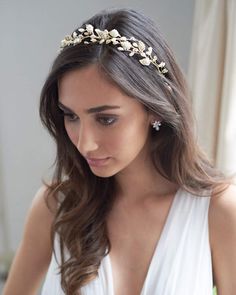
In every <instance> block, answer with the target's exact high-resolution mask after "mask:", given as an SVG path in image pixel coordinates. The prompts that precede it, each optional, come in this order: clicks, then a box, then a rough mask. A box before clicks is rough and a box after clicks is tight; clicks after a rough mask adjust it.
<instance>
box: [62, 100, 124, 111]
mask: <svg viewBox="0 0 236 295" xmlns="http://www.w3.org/2000/svg"><path fill="white" fill-rule="evenodd" d="M58 106H59V107H60V108H62V109H63V110H66V111H68V112H71V113H74V112H73V111H72V110H71V109H70V108H68V107H67V106H65V105H64V104H62V103H61V102H58ZM112 109H120V107H119V106H115V105H102V106H98V107H94V108H90V109H87V110H85V112H86V113H87V114H92V113H99V112H102V111H106V110H112Z"/></svg>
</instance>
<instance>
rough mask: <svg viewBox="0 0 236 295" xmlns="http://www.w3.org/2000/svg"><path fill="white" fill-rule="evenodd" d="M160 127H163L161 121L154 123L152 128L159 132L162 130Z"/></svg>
mask: <svg viewBox="0 0 236 295" xmlns="http://www.w3.org/2000/svg"><path fill="white" fill-rule="evenodd" d="M160 126H161V121H154V122H153V123H152V127H153V128H154V129H156V131H159V130H160Z"/></svg>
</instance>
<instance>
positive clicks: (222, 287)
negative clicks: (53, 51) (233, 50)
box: [4, 9, 236, 295]
mask: <svg viewBox="0 0 236 295" xmlns="http://www.w3.org/2000/svg"><path fill="white" fill-rule="evenodd" d="M189 101H190V95H189V92H188V89H187V86H186V82H185V79H184V76H183V74H182V72H181V70H180V68H179V67H178V65H177V63H176V61H175V58H174V56H173V53H172V52H171V50H170V49H169V47H168V45H167V44H166V42H165V40H164V39H163V37H162V36H161V34H160V32H159V30H158V29H157V27H156V25H155V24H154V23H153V22H152V21H151V20H149V19H148V18H146V17H145V16H143V15H142V14H140V13H138V12H135V11H133V10H128V9H121V10H112V11H102V12H101V13H99V14H97V15H95V16H94V17H92V18H91V19H89V20H87V21H86V22H84V24H82V26H80V27H79V28H78V29H76V30H75V31H73V32H72V34H71V35H69V36H66V37H65V39H64V40H63V41H62V43H61V51H60V53H59V54H58V56H57V57H56V59H55V61H54V63H53V66H52V69H51V71H50V73H49V76H48V78H47V80H46V82H45V84H44V87H43V89H42V93H41V100H40V116H41V119H42V122H43V123H44V125H45V126H46V128H47V129H48V131H49V132H50V134H51V135H52V137H53V138H54V139H55V142H56V146H57V157H56V169H55V174H54V177H53V180H52V182H51V183H50V184H46V183H45V184H44V186H43V187H42V188H41V189H40V190H39V191H38V193H37V194H36V196H35V199H34V201H33V204H32V207H31V209H30V210H29V214H28V217H27V220H26V225H25V231H24V236H23V239H22V242H21V245H20V247H19V249H18V252H17V254H16V257H15V260H14V262H13V265H12V268H11V271H10V274H9V278H8V281H7V284H6V288H5V292H4V295H10V294H11V295H18V294H24V295H28V294H29V295H31V294H35V291H36V290H37V288H38V286H39V284H40V282H41V281H42V278H43V276H44V274H45V273H46V271H47V275H46V279H45V282H44V285H43V290H42V294H43V295H47V294H50V295H54V294H55V295H56V294H57V295H58V294H68V295H74V294H82V295H85V294H86V295H88V294H93V295H98V294H101V295H102V294H107V295H124V294H126V295H131V294H132V295H139V294H141V295H153V294H154V295H156V294H158V295H160V294H161V295H172V294H173V295H174V294H175V295H180V294H181V295H184V294H188V295H189V294H196V295H200V294H201V295H204V294H212V288H213V284H215V285H216V286H217V289H218V294H220V295H233V294H234V293H235V290H236V281H235V279H234V274H235V272H236V255H235V247H236V217H235V209H236V201H235V192H236V190H235V188H234V187H233V186H232V185H229V184H230V180H229V179H227V178H225V177H224V176H223V174H222V173H220V172H219V171H217V170H216V169H215V168H214V167H213V166H212V165H211V164H210V162H209V161H208V159H207V158H206V156H205V155H204V154H203V153H202V151H201V150H200V148H199V146H198V145H197V143H196V138H195V134H194V128H193V126H194V121H193V118H192V112H191V107H190V103H189Z"/></svg>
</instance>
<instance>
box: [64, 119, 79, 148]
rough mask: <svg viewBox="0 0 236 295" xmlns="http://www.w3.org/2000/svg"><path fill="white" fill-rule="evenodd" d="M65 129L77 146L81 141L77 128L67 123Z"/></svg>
mask: <svg viewBox="0 0 236 295" xmlns="http://www.w3.org/2000/svg"><path fill="white" fill-rule="evenodd" d="M65 129H66V133H67V135H68V137H69V139H70V140H71V142H72V143H73V144H74V145H75V146H76V145H77V143H78V140H79V137H78V132H77V131H78V130H77V128H75V126H72V125H71V124H67V123H65Z"/></svg>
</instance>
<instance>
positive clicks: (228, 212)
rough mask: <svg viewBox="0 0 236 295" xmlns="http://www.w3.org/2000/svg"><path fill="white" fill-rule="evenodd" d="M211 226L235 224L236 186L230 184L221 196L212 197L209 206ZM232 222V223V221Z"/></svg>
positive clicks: (213, 227)
mask: <svg viewBox="0 0 236 295" xmlns="http://www.w3.org/2000/svg"><path fill="white" fill-rule="evenodd" d="M209 221H210V226H211V228H212V229H213V230H214V229H215V228H216V226H224V225H225V226H227V227H228V226H229V227H231V226H234V221H236V186H235V185H230V186H229V187H228V188H227V189H226V190H225V191H224V192H223V193H221V194H220V195H219V196H213V197H212V198H211V202H210V207H209ZM231 222H232V223H231Z"/></svg>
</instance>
